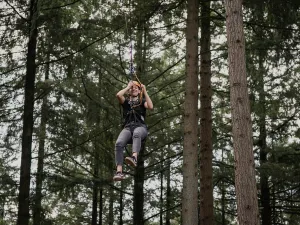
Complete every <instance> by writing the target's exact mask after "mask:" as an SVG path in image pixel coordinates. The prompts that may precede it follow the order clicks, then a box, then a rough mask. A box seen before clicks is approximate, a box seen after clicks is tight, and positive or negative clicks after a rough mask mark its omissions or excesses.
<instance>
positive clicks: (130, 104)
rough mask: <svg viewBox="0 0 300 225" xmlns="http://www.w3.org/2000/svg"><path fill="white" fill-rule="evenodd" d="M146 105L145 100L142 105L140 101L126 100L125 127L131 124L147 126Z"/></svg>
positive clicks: (124, 110)
mask: <svg viewBox="0 0 300 225" xmlns="http://www.w3.org/2000/svg"><path fill="white" fill-rule="evenodd" d="M144 104H145V99H143V100H142V103H141V104H140V100H137V101H130V100H128V99H125V101H124V103H123V104H122V107H123V121H124V122H123V125H124V126H126V125H127V124H129V123H131V122H135V123H142V124H145V118H146V108H145V106H144Z"/></svg>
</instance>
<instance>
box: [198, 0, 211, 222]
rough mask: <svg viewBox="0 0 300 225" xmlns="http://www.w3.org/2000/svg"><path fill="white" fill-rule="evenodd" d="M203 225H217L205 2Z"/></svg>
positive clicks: (205, 6) (204, 8)
mask: <svg viewBox="0 0 300 225" xmlns="http://www.w3.org/2000/svg"><path fill="white" fill-rule="evenodd" d="M201 18H202V19H201V40H200V49H201V50H200V59H201V60H200V106H201V107H200V224H205V225H213V221H214V213H213V183H212V176H213V172H212V157H213V153H212V113H211V96H212V88H211V54H210V46H211V40H210V1H204V0H202V1H201Z"/></svg>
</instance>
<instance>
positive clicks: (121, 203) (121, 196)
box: [119, 182, 124, 225]
mask: <svg viewBox="0 0 300 225" xmlns="http://www.w3.org/2000/svg"><path fill="white" fill-rule="evenodd" d="M123 188H124V184H123V182H122V183H121V190H123ZM119 203H120V206H119V211H120V220H119V225H123V208H124V205H123V192H122V191H120V200H119Z"/></svg>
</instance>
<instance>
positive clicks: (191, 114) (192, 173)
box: [182, 0, 199, 225]
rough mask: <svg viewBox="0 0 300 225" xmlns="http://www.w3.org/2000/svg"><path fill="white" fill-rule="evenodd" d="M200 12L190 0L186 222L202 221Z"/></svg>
mask: <svg viewBox="0 0 300 225" xmlns="http://www.w3.org/2000/svg"><path fill="white" fill-rule="evenodd" d="M198 13H199V1H198V0H188V1H187V28H186V78H185V100H184V118H183V119H184V141H183V190H182V192H183V194H182V224H183V225H192V224H197V223H198V210H197V209H198V170H197V168H198V162H197V159H198V122H197V121H198V113H197V112H198V75H199V74H198V71H199V68H198V29H199V28H198V27H199V24H198Z"/></svg>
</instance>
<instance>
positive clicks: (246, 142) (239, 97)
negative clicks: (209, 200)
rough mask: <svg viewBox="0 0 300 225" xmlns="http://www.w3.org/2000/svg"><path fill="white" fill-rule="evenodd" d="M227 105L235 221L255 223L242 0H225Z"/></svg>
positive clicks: (254, 224) (254, 186)
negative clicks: (229, 113) (231, 147)
mask: <svg viewBox="0 0 300 225" xmlns="http://www.w3.org/2000/svg"><path fill="white" fill-rule="evenodd" d="M225 8H226V16H227V17H226V30H227V43H228V57H229V58H228V64H229V81H230V105H231V117H232V131H233V148H234V158H235V188H236V196H237V213H238V222H239V224H251V225H258V224H259V212H258V201H257V188H256V180H255V167H254V154H253V141H252V120H251V114H250V102H249V97H248V87H247V75H246V59H245V58H246V57H245V37H244V29H243V12H242V0H227V1H225Z"/></svg>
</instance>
